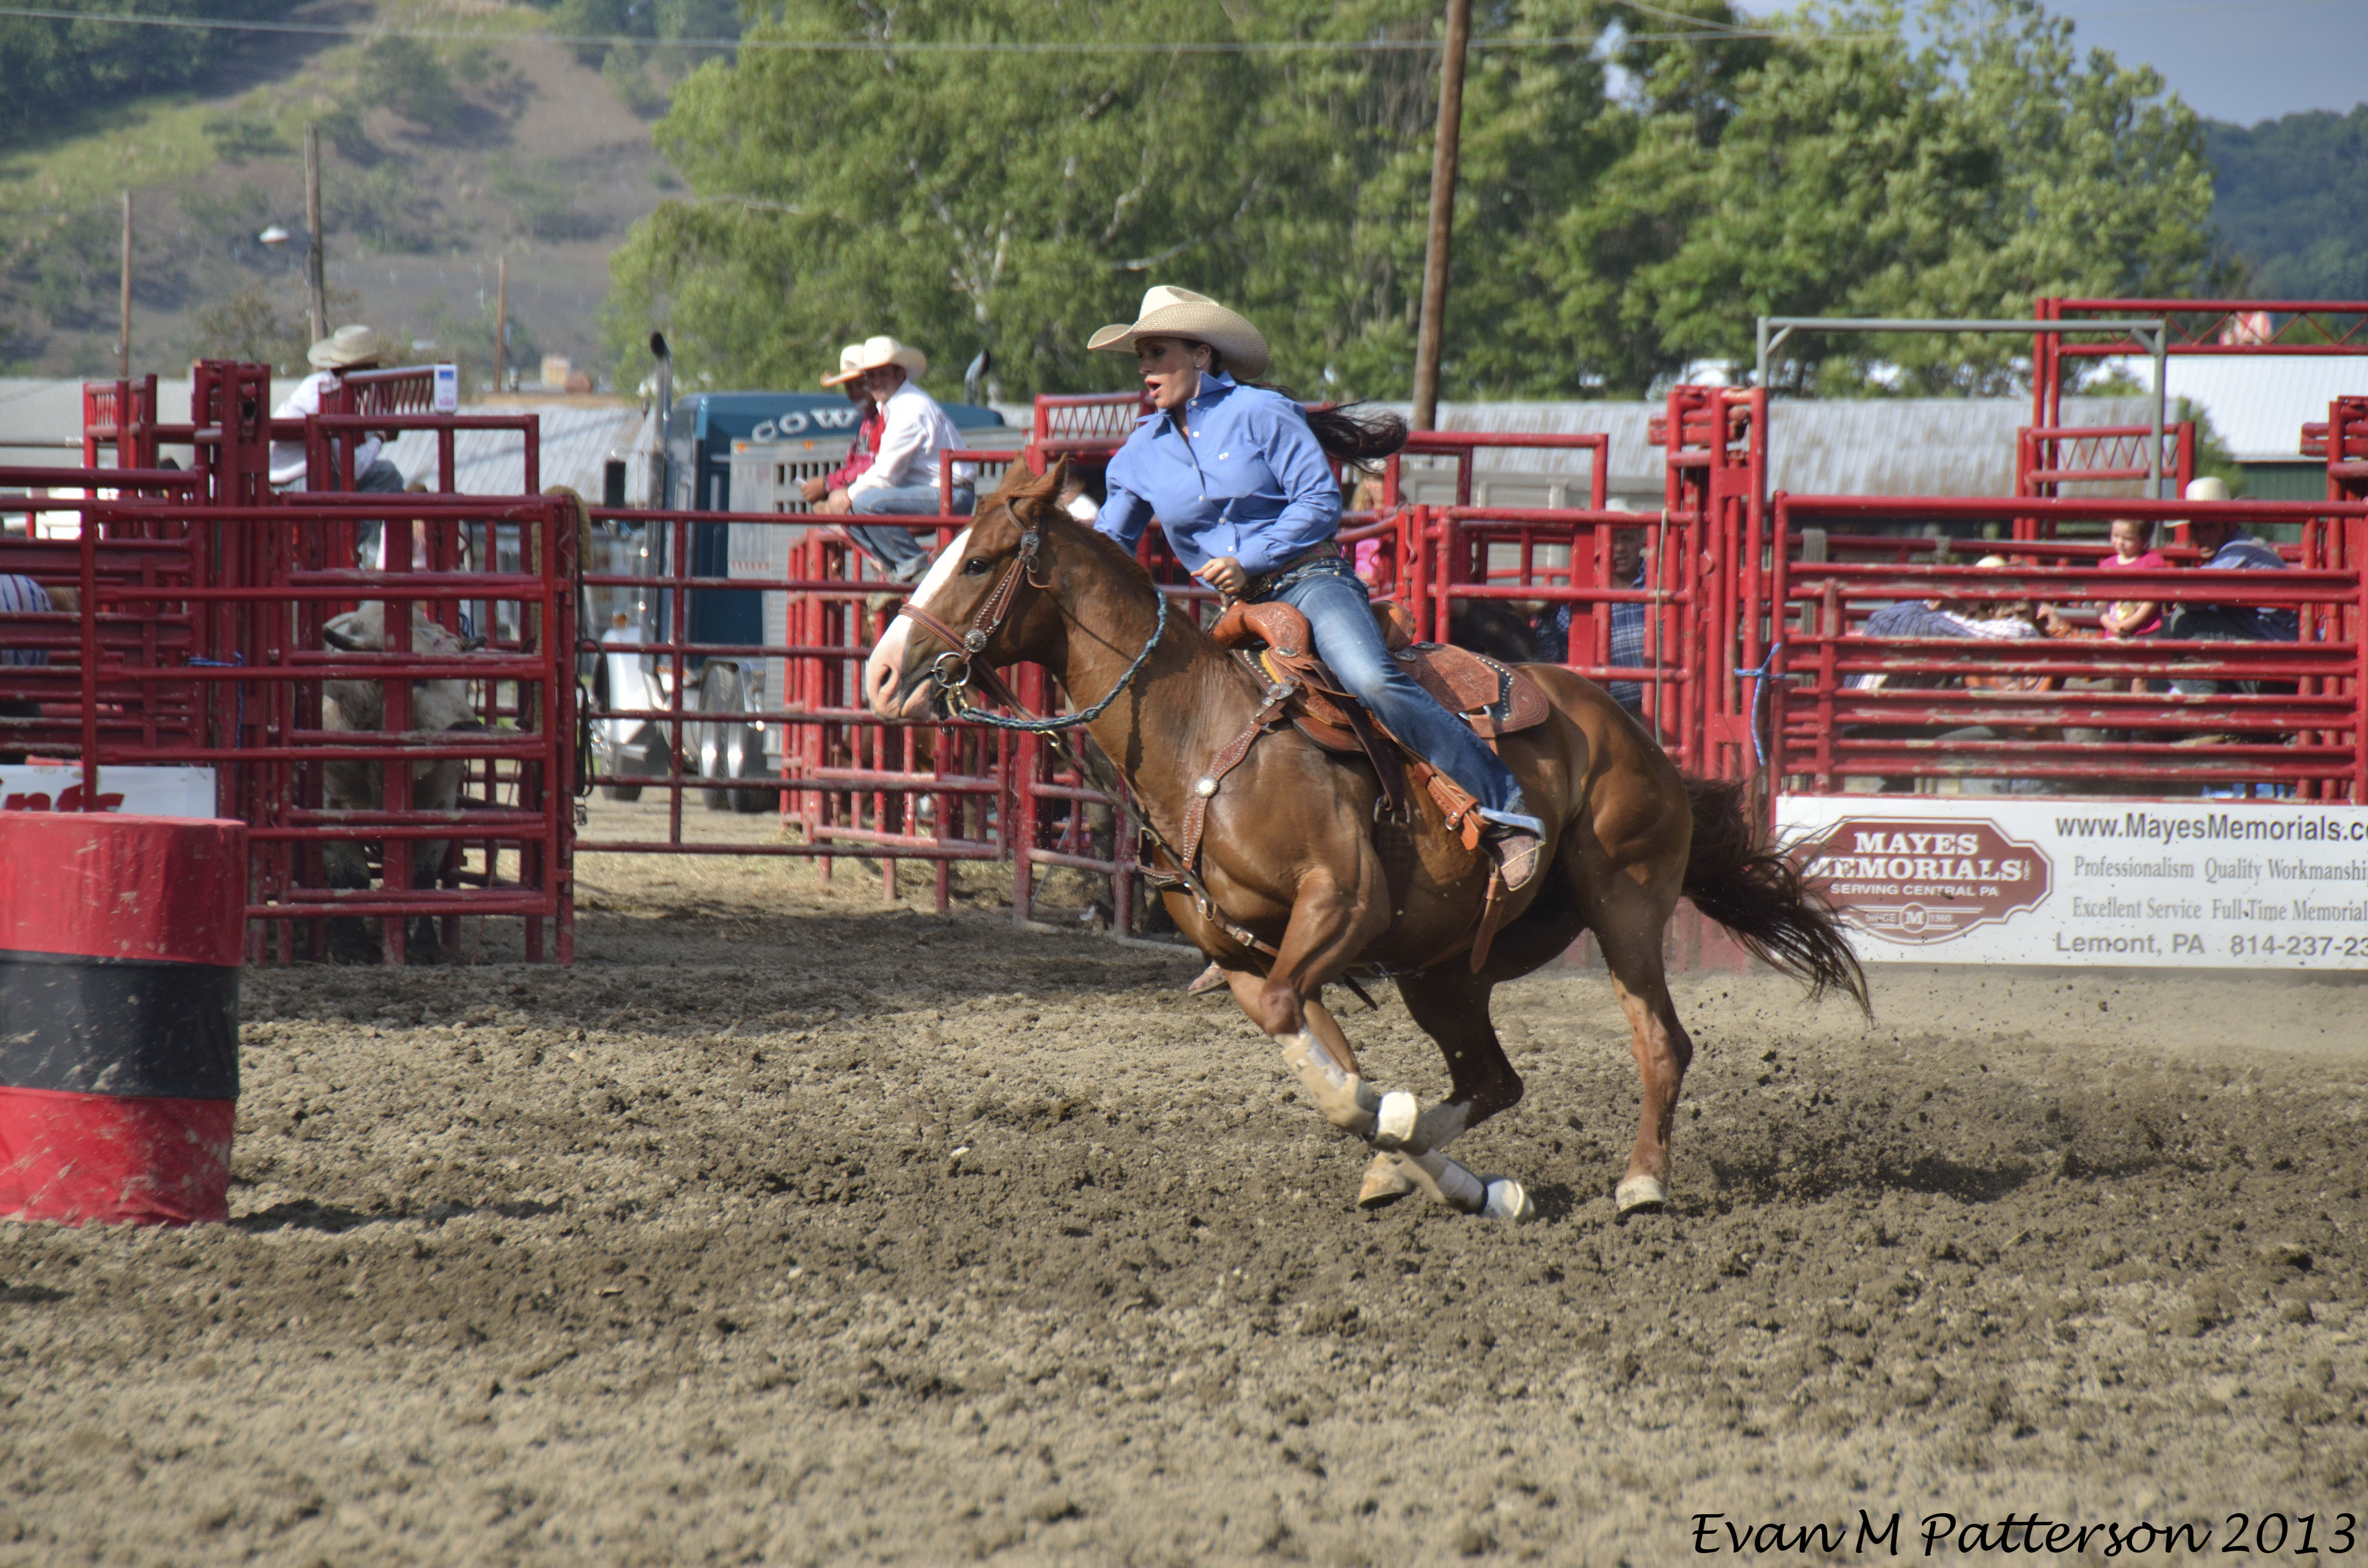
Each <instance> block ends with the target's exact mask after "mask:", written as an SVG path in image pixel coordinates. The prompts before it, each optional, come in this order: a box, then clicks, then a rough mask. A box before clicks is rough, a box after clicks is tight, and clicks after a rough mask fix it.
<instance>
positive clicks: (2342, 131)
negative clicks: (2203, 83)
mask: <svg viewBox="0 0 2368 1568" xmlns="http://www.w3.org/2000/svg"><path fill="white" fill-rule="evenodd" d="M2203 135H2204V145H2205V147H2206V148H2207V149H2208V150H2209V152H2210V153H2211V156H2212V163H2213V165H2214V172H2215V173H2216V174H2217V176H2218V186H2219V201H2218V205H2217V206H2216V208H2215V209H2214V211H2215V215H2216V217H2217V218H2218V220H2219V225H2220V233H2221V236H2222V240H2221V244H2222V246H2223V248H2224V250H2225V251H2226V254H2227V255H2228V256H2230V257H2231V258H2232V259H2235V260H2237V261H2238V262H2239V263H2241V264H2242V265H2244V266H2245V267H2247V268H2248V272H2249V274H2250V276H2249V278H2248V286H2249V290H2250V292H2251V293H2252V294H2254V295H2255V296H2256V297H2257V298H2260V299H2266V300H2368V104H2362V105H2360V106H2359V107H2357V108H2354V109H2352V111H2351V113H2350V114H2341V115H2339V114H2330V113H2328V112H2327V111H2325V110H2323V109H2322V110H2315V111H2313V112H2311V113H2308V114H2290V115H2287V116H2285V117H2284V118H2283V119H2265V120H2263V121H2262V122H2261V123H2260V124H2259V125H2256V126H2253V127H2252V128H2250V129H2249V130H2248V129H2247V128H2246V127H2244V126H2241V125H2226V124H2222V123H2220V122H2219V121H2216V120H2206V121H2204V124H2203Z"/></svg>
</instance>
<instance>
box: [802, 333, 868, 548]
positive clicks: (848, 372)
mask: <svg viewBox="0 0 2368 1568" xmlns="http://www.w3.org/2000/svg"><path fill="white" fill-rule="evenodd" d="M862 365H863V345H861V344H860V343H850V344H848V346H847V347H844V348H842V349H840V350H839V351H838V374H837V375H835V376H825V377H824V378H823V379H822V384H823V385H825V386H826V387H827V386H834V385H835V386H838V387H841V388H843V389H845V391H846V392H847V401H848V402H849V403H853V404H855V406H856V407H857V408H859V409H860V410H861V411H862V413H861V416H860V418H859V419H858V420H857V422H856V426H855V445H854V446H853V447H852V448H850V449H848V454H847V460H846V461H845V462H843V463H841V464H839V465H838V466H837V468H835V469H833V470H831V471H830V472H828V473H826V474H823V475H821V476H819V477H817V478H814V479H809V480H806V481H804V482H803V483H801V484H800V485H799V486H798V490H799V493H800V494H803V495H804V496H805V498H806V504H807V505H808V506H812V507H814V510H815V511H817V512H822V513H825V514H828V515H831V516H838V515H841V514H843V513H845V512H846V511H847V509H848V499H847V487H848V485H850V484H853V483H855V482H856V481H857V480H858V479H860V478H861V477H862V475H863V471H864V470H865V469H868V468H870V467H871V454H872V453H874V452H875V451H877V450H879V449H880V426H881V425H882V423H883V421H882V417H881V414H880V405H879V404H878V403H874V402H872V401H871V393H870V392H866V391H864V390H863V369H862Z"/></svg>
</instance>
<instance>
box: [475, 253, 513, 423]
mask: <svg viewBox="0 0 2368 1568" xmlns="http://www.w3.org/2000/svg"><path fill="white" fill-rule="evenodd" d="M480 276H482V274H481V275H480ZM509 371H510V258H509V257H507V256H498V257H496V258H495V261H494V390H495V392H507V391H509V390H510V388H509Z"/></svg>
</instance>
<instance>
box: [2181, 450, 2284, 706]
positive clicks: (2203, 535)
mask: <svg viewBox="0 0 2368 1568" xmlns="http://www.w3.org/2000/svg"><path fill="white" fill-rule="evenodd" d="M2187 499H2189V500H2190V501H2226V500H2227V499H2228V486H2227V485H2226V483H2223V482H2222V481H2220V480H2218V479H2215V478H2212V477H2209V476H2207V477H2205V478H2203V479H2199V480H2196V481H2195V482H2194V483H2191V484H2190V485H2188V487H2187ZM2187 538H2188V541H2189V542H2190V543H2192V544H2193V545H2194V546H2195V548H2196V549H2198V550H2200V551H2203V553H2204V561H2203V568H2202V569H2203V571H2206V572H2283V571H2284V570H2285V569H2286V562H2285V557H2283V556H2282V555H2280V554H2279V553H2278V552H2277V551H2276V549H2275V548H2273V547H2272V546H2270V545H2267V544H2263V543H2262V542H2261V541H2260V540H2257V539H2255V538H2254V537H2253V536H2252V535H2250V534H2248V533H2247V532H2246V531H2245V530H2244V528H2243V525H2241V524H2238V523H2234V522H2231V521H2229V520H2228V519H2227V518H2226V517H2197V518H2195V519H2193V520H2192V521H2191V522H2190V523H2189V524H2188V525H2187ZM2164 634H2165V635H2166V636H2168V637H2169V638H2171V639H2172V640H2174V641H2177V642H2294V640H2295V639H2296V638H2297V637H2298V636H2299V635H2300V634H2301V620H2300V617H2299V616H2298V615H2297V614H2296V612H2294V610H2291V609H2263V608H2259V607H2256V606H2253V605H2199V604H2183V605H2180V606H2179V607H2178V608H2175V609H2173V610H2172V611H2171V613H2170V616H2169V621H2168V624H2167V626H2166V628H2165V632H2164ZM2271 684H2272V685H2273V686H2274V685H2275V684H2277V683H2271ZM2170 686H2171V689H2172V690H2173V691H2177V692H2180V693H2183V694H2185V695H2187V696H2191V697H2208V696H2211V695H2212V694H2214V692H2220V691H2230V692H2236V693H2240V694H2243V695H2246V696H2251V695H2253V694H2255V693H2258V692H2260V690H2262V689H2263V687H2264V683H2262V682H2260V681H2249V680H2245V681H2216V680H2174V681H2172V682H2171V683H2170Z"/></svg>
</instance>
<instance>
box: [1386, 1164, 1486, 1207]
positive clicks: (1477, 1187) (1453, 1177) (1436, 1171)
mask: <svg viewBox="0 0 2368 1568" xmlns="http://www.w3.org/2000/svg"><path fill="white" fill-rule="evenodd" d="M1406 1164H1407V1165H1410V1166H1412V1167H1413V1168H1414V1169H1416V1170H1418V1171H1421V1172H1423V1173H1425V1174H1426V1175H1428V1176H1429V1177H1430V1180H1431V1190H1432V1191H1434V1192H1436V1193H1438V1194H1439V1197H1440V1201H1441V1202H1443V1203H1445V1204H1446V1205H1447V1206H1448V1207H1449V1208H1450V1209H1460V1210H1463V1212H1464V1213H1466V1214H1477V1213H1478V1212H1479V1211H1480V1209H1481V1206H1482V1205H1483V1204H1485V1203H1486V1202H1487V1201H1488V1187H1487V1184H1486V1183H1485V1182H1483V1181H1482V1180H1481V1179H1480V1178H1479V1177H1478V1176H1474V1175H1473V1174H1472V1173H1471V1172H1470V1171H1467V1170H1465V1169H1464V1168H1463V1166H1462V1165H1457V1164H1456V1163H1455V1162H1454V1161H1453V1160H1451V1159H1449V1158H1448V1157H1447V1156H1446V1155H1444V1154H1417V1155H1415V1156H1414V1157H1412V1158H1411V1159H1409V1160H1407V1161H1406Z"/></svg>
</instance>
